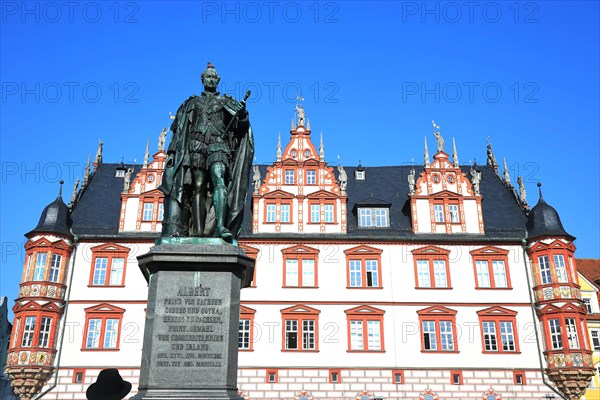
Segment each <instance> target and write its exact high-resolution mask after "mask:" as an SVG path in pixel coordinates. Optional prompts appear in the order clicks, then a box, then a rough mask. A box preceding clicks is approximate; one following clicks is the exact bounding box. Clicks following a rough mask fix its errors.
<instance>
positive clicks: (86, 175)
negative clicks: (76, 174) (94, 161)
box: [81, 154, 91, 189]
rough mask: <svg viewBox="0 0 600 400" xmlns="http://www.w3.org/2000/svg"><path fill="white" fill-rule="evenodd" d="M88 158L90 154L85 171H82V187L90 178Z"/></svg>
mask: <svg viewBox="0 0 600 400" xmlns="http://www.w3.org/2000/svg"><path fill="white" fill-rule="evenodd" d="M90 158H91V155H90V154H88V161H87V164H86V166H85V172H84V173H83V183H82V184H81V188H82V189H83V188H84V187H86V186H87V184H88V181H89V180H90Z"/></svg>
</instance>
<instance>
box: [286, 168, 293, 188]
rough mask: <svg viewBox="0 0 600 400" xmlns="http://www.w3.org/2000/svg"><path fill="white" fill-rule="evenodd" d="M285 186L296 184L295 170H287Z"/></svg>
mask: <svg viewBox="0 0 600 400" xmlns="http://www.w3.org/2000/svg"><path fill="white" fill-rule="evenodd" d="M285 184H286V185H293V184H294V170H293V169H286V170H285Z"/></svg>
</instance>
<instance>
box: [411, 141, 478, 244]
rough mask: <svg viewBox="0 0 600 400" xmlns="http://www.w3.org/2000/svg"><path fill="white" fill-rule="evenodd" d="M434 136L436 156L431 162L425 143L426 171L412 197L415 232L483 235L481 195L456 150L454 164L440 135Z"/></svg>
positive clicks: (415, 187)
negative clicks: (445, 150)
mask: <svg viewBox="0 0 600 400" xmlns="http://www.w3.org/2000/svg"><path fill="white" fill-rule="evenodd" d="M434 134H435V135H436V138H437V141H438V146H437V152H436V153H435V155H434V156H433V161H431V162H430V159H429V152H428V150H427V139H425V162H424V167H423V171H422V172H421V173H420V175H419V177H418V179H417V180H416V183H415V184H414V189H411V193H410V194H409V197H410V205H411V217H412V226H413V232H414V233H442V234H483V233H484V225H483V215H482V211H481V194H479V191H478V190H476V189H475V188H474V187H473V186H474V185H472V184H471V182H470V181H469V179H468V178H467V176H466V174H465V173H463V172H462V170H461V169H460V166H459V164H458V155H457V152H456V146H454V154H453V157H452V158H453V160H452V161H451V160H450V156H449V155H448V154H447V153H446V152H444V140H443V139H442V138H441V135H440V134H439V131H436V132H435V133H434ZM414 179H415V178H414V175H413V177H412V180H413V181H414ZM409 182H411V177H410V176H409ZM411 184H412V183H411Z"/></svg>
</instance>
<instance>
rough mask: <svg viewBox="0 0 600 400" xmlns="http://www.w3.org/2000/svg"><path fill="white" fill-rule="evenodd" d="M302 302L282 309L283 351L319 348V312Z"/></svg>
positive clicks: (314, 349)
mask: <svg viewBox="0 0 600 400" xmlns="http://www.w3.org/2000/svg"><path fill="white" fill-rule="evenodd" d="M320 312H321V311H319V310H317V309H314V308H312V307H308V306H305V305H302V304H299V305H297V306H293V307H288V308H286V309H283V310H281V319H282V322H283V324H282V325H283V340H282V344H283V346H282V351H318V350H319V313H320Z"/></svg>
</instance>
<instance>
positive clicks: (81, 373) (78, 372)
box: [73, 369, 85, 383]
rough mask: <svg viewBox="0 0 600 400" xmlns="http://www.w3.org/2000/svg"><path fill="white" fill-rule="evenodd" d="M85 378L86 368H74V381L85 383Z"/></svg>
mask: <svg viewBox="0 0 600 400" xmlns="http://www.w3.org/2000/svg"><path fill="white" fill-rule="evenodd" d="M84 380H85V369H74V370H73V383H83V381H84Z"/></svg>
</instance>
